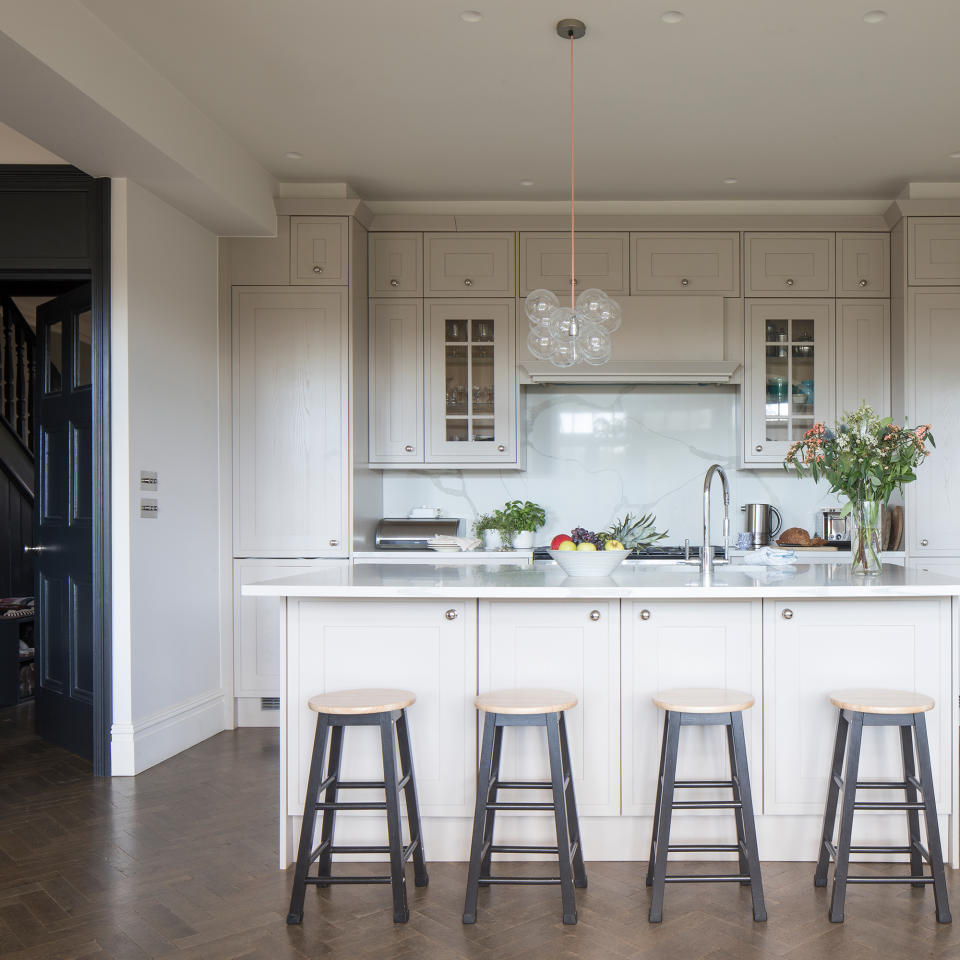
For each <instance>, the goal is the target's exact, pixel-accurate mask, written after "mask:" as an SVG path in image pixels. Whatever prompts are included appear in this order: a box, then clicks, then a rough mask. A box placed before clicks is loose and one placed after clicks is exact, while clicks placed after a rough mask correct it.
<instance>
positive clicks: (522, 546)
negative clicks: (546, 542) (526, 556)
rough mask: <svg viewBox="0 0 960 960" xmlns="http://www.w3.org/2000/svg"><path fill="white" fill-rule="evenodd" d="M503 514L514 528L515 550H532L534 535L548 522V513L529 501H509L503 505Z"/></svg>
mask: <svg viewBox="0 0 960 960" xmlns="http://www.w3.org/2000/svg"><path fill="white" fill-rule="evenodd" d="M502 512H503V514H504V516H505V517H506V518H507V520H508V521H509V524H510V526H511V527H512V528H513V531H514V532H513V546H514V548H515V549H517V550H529V549H531V548H532V547H533V535H534V533H535V532H536V531H537V530H539V529H540V528H541V527H542V526H543V525H544V524H545V523H546V522H547V513H546V511H545V510H544V509H543V507H541V506H540V504H538V503H531V502H530V501H529V500H524V501H520V500H509V501H508V502H507V503H505V504H504V505H503V511H502Z"/></svg>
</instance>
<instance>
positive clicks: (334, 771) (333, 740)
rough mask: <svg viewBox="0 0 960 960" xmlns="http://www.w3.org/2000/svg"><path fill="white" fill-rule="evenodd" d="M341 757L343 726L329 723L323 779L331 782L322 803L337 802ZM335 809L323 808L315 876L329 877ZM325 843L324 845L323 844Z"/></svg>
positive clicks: (326, 884)
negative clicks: (328, 751)
mask: <svg viewBox="0 0 960 960" xmlns="http://www.w3.org/2000/svg"><path fill="white" fill-rule="evenodd" d="M342 757H343V727H342V726H339V725H338V724H336V723H333V724H331V729H330V759H329V760H328V761H327V775H326V777H324V779H325V780H329V779H330V777H333V778H334V779H333V783H331V784H330V786H329V787H327V789H326V790H325V791H324V796H323V802H324V803H336V802H337V792H338V790H337V784H338V782H339V780H340V760H341V758H342ZM336 819H337V811H336V810H324V811H323V818H322V820H321V823H320V846H321V847H322V848H323V849H322V850H321V853H320V856H319V857H318V858H317V876H318V877H329V876H330V871H331V869H332V866H333V853H332V851H331V850H330V848H331V847H332V846H333V827H334V824H335V823H336ZM324 844H326V846H324ZM320 886H321V887H329V886H330V884H328V883H321V884H320Z"/></svg>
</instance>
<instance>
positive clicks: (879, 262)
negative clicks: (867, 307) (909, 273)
mask: <svg viewBox="0 0 960 960" xmlns="http://www.w3.org/2000/svg"><path fill="white" fill-rule="evenodd" d="M837 296H838V297H889V296H890V235H889V234H887V233H838V234H837Z"/></svg>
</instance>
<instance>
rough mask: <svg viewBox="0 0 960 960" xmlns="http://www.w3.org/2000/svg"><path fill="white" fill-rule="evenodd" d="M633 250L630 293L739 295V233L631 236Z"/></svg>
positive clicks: (639, 234) (638, 234)
mask: <svg viewBox="0 0 960 960" xmlns="http://www.w3.org/2000/svg"><path fill="white" fill-rule="evenodd" d="M578 243H579V241H578ZM630 251H631V253H630V257H631V268H630V288H631V293H634V294H643V293H687V294H710V295H712V296H721V297H739V296H740V235H739V234H737V233H632V234H630Z"/></svg>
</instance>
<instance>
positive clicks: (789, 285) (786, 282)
mask: <svg viewBox="0 0 960 960" xmlns="http://www.w3.org/2000/svg"><path fill="white" fill-rule="evenodd" d="M783 282H784V283H785V284H786V285H787V286H788V287H792V286H793V280H792V278H790V277H787V279H786V280H784V281H783Z"/></svg>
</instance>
